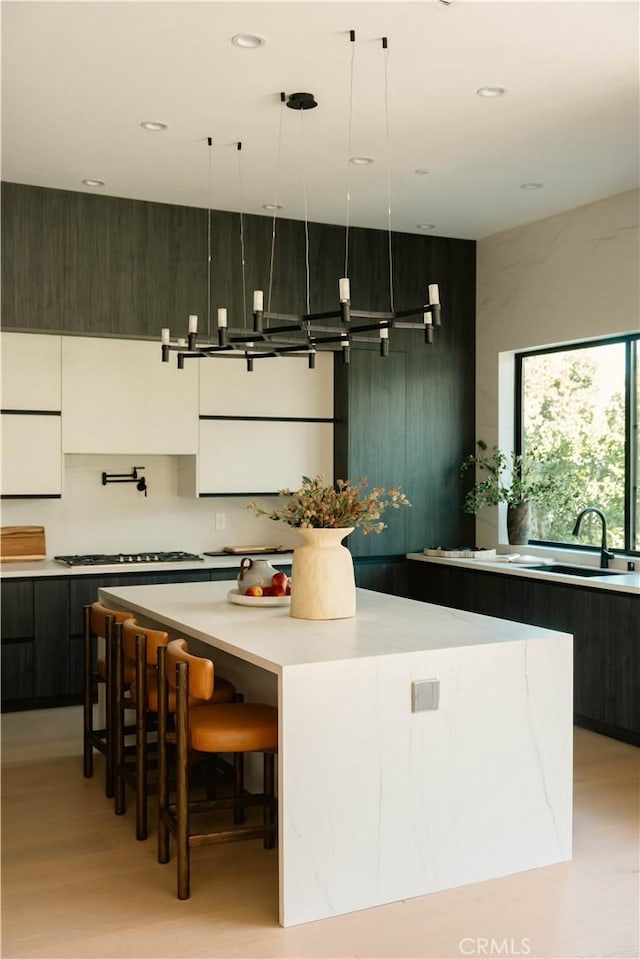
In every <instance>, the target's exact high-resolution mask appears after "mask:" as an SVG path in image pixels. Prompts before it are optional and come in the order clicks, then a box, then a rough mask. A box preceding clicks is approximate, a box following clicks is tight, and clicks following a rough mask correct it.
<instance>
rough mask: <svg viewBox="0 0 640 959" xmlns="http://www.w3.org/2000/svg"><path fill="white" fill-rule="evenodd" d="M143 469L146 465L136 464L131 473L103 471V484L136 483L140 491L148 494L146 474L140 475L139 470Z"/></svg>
mask: <svg viewBox="0 0 640 959" xmlns="http://www.w3.org/2000/svg"><path fill="white" fill-rule="evenodd" d="M143 469H144V466H134V467H133V469H132V470H131V472H130V473H103V474H102V485H103V486H106V485H107V483H135V484H136V489H137V490H138V492H139V493H144V495H145V496H146V495H147V489H148V487H147V478H146V476H138V470H143Z"/></svg>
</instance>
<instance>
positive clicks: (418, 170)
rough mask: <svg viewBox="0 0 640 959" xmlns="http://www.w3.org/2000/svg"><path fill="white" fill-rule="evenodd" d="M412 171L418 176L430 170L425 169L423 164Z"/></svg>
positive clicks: (424, 174)
mask: <svg viewBox="0 0 640 959" xmlns="http://www.w3.org/2000/svg"><path fill="white" fill-rule="evenodd" d="M413 172H414V173H416V174H417V175H418V176H426V175H427V173H429V172H430V170H427V168H426V167H425V166H419V167H418V169H417V170H414V171H413Z"/></svg>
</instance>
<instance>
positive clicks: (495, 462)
mask: <svg viewBox="0 0 640 959" xmlns="http://www.w3.org/2000/svg"><path fill="white" fill-rule="evenodd" d="M477 446H478V452H477V453H475V454H472V455H470V456H468V457H467V458H466V459H465V460H464V462H463V463H462V465H461V467H460V473H461V475H464V473H466V471H467V470H468V469H471V467H475V468H476V469H478V470H480V472H481V473H486V474H487V475H486V478H485V479H483V480H480V481H479V482H478V483H476V485H475V486H474V487H473V489H471V490H470V491H469V492H468V493H467V495H466V498H465V501H464V510H465V512H466V513H477V512H478V510H480V509H482V508H483V507H485V506H497V505H498V503H507V504H509V505H510V506H517V505H518V504H519V503H530V504H532V505H535V504H540V505H542V506H544V507H545V508H547V509H553V508H562V507H563V506H564V505H565V504H566V503H567V501H568V500H573V499H575V496H576V493H575V490H574V488H573V486H572V485H571V484H567V482H566V477H564V476H561V475H558V473H557V471H556V469H555V464H554V463H553V462H549V460H548V458H547V456H546V455H545V454H544V453H543V452H541V451H540V450H538V449H536V448H529V449H528V450H527V453H526V456H525V455H520V454H516V453H514V452H509V453H504V452H503V451H502V450H501V449H499V448H498V447H497V446H493V447H492V448H491V450H489V448H488V447H487V444H486V443H485V441H484V440H478V442H477Z"/></svg>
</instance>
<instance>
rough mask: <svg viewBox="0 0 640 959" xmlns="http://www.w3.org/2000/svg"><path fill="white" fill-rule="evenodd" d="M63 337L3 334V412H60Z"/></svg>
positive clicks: (37, 334) (38, 334)
mask: <svg viewBox="0 0 640 959" xmlns="http://www.w3.org/2000/svg"><path fill="white" fill-rule="evenodd" d="M60 343H61V337H59V336H47V335H46V334H42V333H3V334H2V339H1V345H2V409H3V410H52V411H55V410H58V411H59V410H60Z"/></svg>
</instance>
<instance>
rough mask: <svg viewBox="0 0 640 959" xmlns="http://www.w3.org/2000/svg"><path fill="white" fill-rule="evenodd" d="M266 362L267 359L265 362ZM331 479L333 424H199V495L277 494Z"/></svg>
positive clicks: (207, 421)
mask: <svg viewBox="0 0 640 959" xmlns="http://www.w3.org/2000/svg"><path fill="white" fill-rule="evenodd" d="M264 362H268V361H266V360H265V361H264ZM318 473H322V474H323V475H324V476H325V477H326V479H327V480H328V481H329V482H331V480H332V479H333V423H305V422H284V421H280V422H278V421H274V420H266V421H263V422H255V421H252V420H202V421H201V423H200V455H199V457H198V480H197V482H198V492H199V493H200V495H202V494H206V493H276V492H277V491H278V490H280V489H283V488H284V487H289V488H291V489H298V488H299V486H300V484H301V481H302V476H315V475H317V474H318Z"/></svg>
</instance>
